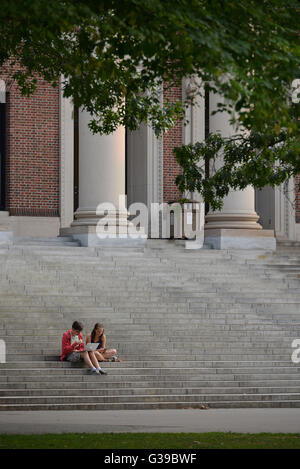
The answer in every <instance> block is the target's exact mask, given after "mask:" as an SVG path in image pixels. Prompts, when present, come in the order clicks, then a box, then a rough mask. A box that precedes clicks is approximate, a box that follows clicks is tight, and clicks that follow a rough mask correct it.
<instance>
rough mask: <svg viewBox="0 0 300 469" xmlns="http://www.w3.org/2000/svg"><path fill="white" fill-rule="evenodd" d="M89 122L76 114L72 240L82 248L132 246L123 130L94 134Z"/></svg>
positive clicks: (87, 117) (83, 112)
mask: <svg viewBox="0 0 300 469" xmlns="http://www.w3.org/2000/svg"><path fill="white" fill-rule="evenodd" d="M90 119H91V116H90V114H89V113H88V112H86V111H80V112H79V207H78V209H77V210H76V212H75V214H74V217H75V221H74V222H73V223H72V225H71V230H72V235H73V238H75V239H78V240H80V242H81V244H82V245H85V246H90V245H108V244H113V245H120V244H122V245H124V244H127V243H126V241H128V242H129V244H132V243H133V242H134V241H135V242H137V240H136V239H133V238H132V237H131V236H129V231H130V229H131V228H132V224H130V223H129V222H128V211H127V207H126V200H125V128H124V127H119V128H118V129H117V130H116V131H115V132H114V133H112V134H110V135H99V134H95V135H94V134H93V133H92V132H91V131H90V129H89V127H88V123H89V121H90ZM107 225H108V227H107Z"/></svg>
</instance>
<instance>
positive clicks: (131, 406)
mask: <svg viewBox="0 0 300 469" xmlns="http://www.w3.org/2000/svg"><path fill="white" fill-rule="evenodd" d="M283 407H285V408H287V407H289V408H299V407H300V402H299V401H292V400H281V401H267V400H262V401H252V400H248V401H243V402H240V401H237V402H232V401H225V400H224V401H219V402H212V403H211V402H209V401H207V402H205V403H202V402H201V403H195V402H176V403H175V402H168V401H166V402H160V403H138V402H134V403H122V404H121V403H116V404H112V403H109V404H79V403H76V404H30V405H28V404H3V405H0V411H24V410H30V411H35V410H54V411H59V410H150V409H205V408H215V409H217V408H222V409H226V408H283Z"/></svg>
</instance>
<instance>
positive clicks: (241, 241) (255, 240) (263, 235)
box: [205, 228, 276, 251]
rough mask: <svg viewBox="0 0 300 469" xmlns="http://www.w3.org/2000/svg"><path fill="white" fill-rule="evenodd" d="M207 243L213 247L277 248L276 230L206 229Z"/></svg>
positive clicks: (272, 249)
mask: <svg viewBox="0 0 300 469" xmlns="http://www.w3.org/2000/svg"><path fill="white" fill-rule="evenodd" d="M205 244H209V245H211V246H212V248H213V249H265V250H271V251H274V250H276V238H275V234H274V230H252V229H250V230H247V229H210V228H209V229H205Z"/></svg>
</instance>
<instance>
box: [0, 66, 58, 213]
mask: <svg viewBox="0 0 300 469" xmlns="http://www.w3.org/2000/svg"><path fill="white" fill-rule="evenodd" d="M0 77H1V79H2V80H4V81H6V80H5V79H6V76H5V74H0ZM6 91H7V108H6V109H7V111H6V116H7V117H6V119H7V123H6V134H7V142H6V210H8V211H9V212H10V215H27V216H58V215H59V90H58V88H53V87H52V86H50V85H49V84H48V83H46V82H45V81H43V80H42V79H38V89H37V91H36V92H35V93H34V94H33V95H32V96H31V97H30V98H27V97H24V96H22V95H21V93H20V92H19V91H18V89H17V87H16V86H15V85H11V86H10V87H8V89H6Z"/></svg>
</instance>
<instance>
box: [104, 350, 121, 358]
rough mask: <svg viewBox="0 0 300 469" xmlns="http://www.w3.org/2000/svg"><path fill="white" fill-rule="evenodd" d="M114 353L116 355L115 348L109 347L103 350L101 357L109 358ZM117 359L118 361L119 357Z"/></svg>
mask: <svg viewBox="0 0 300 469" xmlns="http://www.w3.org/2000/svg"><path fill="white" fill-rule="evenodd" d="M115 355H117V350H116V349H115V348H111V349H109V350H105V352H103V357H104V358H105V359H106V360H109V359H110V358H112V357H114V356H115ZM117 361H120V359H119V358H118V359H117Z"/></svg>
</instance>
